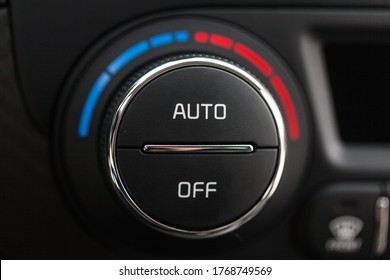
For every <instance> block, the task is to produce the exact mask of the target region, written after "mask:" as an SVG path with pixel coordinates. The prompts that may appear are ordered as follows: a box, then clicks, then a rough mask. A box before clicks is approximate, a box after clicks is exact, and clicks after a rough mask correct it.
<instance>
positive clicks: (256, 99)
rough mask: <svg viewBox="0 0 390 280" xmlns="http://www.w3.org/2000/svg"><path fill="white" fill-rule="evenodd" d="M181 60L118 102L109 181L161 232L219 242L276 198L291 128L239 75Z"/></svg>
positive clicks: (223, 66)
mask: <svg viewBox="0 0 390 280" xmlns="http://www.w3.org/2000/svg"><path fill="white" fill-rule="evenodd" d="M176 59H177V58H173V60H169V59H168V60H166V61H164V62H163V63H162V64H158V65H157V66H155V68H152V69H150V68H149V69H148V71H147V72H145V73H144V74H143V75H142V76H141V77H138V79H137V80H136V81H135V82H134V81H133V82H132V84H131V85H129V86H128V88H127V90H126V91H125V92H124V95H123V94H122V96H121V98H119V100H118V99H116V100H117V101H114V104H113V106H112V107H111V108H112V110H110V112H111V114H113V115H108V116H107V119H108V120H110V121H111V126H110V129H109V134H108V137H107V135H106V134H104V135H103V137H102V139H104V141H106V140H108V143H107V144H108V145H107V146H108V151H107V155H108V166H109V170H110V172H111V174H110V175H111V179H112V181H113V183H114V186H115V187H116V190H117V191H118V192H119V194H120V195H121V196H122V198H123V199H124V201H125V203H126V204H127V206H130V207H131V208H132V209H133V210H135V211H136V212H137V213H138V214H139V215H140V216H141V217H142V218H143V219H144V220H146V221H147V222H148V223H149V224H151V225H153V226H154V227H155V228H158V229H160V230H163V231H164V232H168V233H170V234H173V235H179V236H185V237H191V238H205V237H213V236H218V235H221V234H225V233H227V232H230V231H232V230H234V229H236V228H238V227H240V226H241V225H243V224H244V223H246V222H247V221H249V220H250V219H251V218H253V217H254V216H255V215H256V214H257V213H258V212H259V211H260V210H261V209H262V208H263V206H264V205H265V203H266V202H267V201H268V200H269V198H270V197H271V196H272V194H273V193H274V191H275V189H276V188H277V186H278V184H279V181H280V178H281V176H282V172H283V168H284V163H285V156H286V146H285V145H286V142H285V132H284V125H283V120H282V117H281V114H280V111H279V109H278V107H277V105H276V103H275V101H274V100H273V98H272V96H271V95H270V93H269V92H268V91H267V90H266V89H265V88H264V86H262V85H261V83H259V82H258V81H257V80H256V79H255V78H254V77H253V76H251V75H250V74H248V73H247V72H245V71H244V70H242V69H241V68H239V67H237V66H236V65H233V64H231V63H229V62H226V61H223V60H221V59H217V58H209V57H203V56H191V55H190V56H185V57H181V58H180V59H177V60H176ZM114 100H115V98H114ZM103 132H104V133H106V132H107V131H105V130H104V131H103Z"/></svg>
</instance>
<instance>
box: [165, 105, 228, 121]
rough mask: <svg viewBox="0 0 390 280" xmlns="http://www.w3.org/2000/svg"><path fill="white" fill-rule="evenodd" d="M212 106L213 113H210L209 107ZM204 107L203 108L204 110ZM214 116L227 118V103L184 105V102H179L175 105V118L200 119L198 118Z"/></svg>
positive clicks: (222, 118) (215, 117)
mask: <svg viewBox="0 0 390 280" xmlns="http://www.w3.org/2000/svg"><path fill="white" fill-rule="evenodd" d="M210 107H211V108H212V109H211V111H212V112H213V113H211V114H209V108H210ZM202 109H203V110H202ZM209 115H210V117H211V118H213V117H214V119H216V120H224V119H226V105H225V104H199V103H197V104H192V105H191V104H190V103H188V104H187V106H184V104H182V103H177V104H176V106H175V111H174V112H173V119H174V120H175V119H178V118H179V117H180V118H182V119H183V120H186V119H189V120H198V119H202V118H203V119H205V120H208V119H209Z"/></svg>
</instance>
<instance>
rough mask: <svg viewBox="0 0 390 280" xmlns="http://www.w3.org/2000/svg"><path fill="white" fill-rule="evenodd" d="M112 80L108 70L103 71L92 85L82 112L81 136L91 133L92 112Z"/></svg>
mask: <svg viewBox="0 0 390 280" xmlns="http://www.w3.org/2000/svg"><path fill="white" fill-rule="evenodd" d="M110 80H111V76H110V75H109V74H108V73H107V72H103V73H102V74H101V75H100V76H99V78H98V79H97V80H96V82H95V84H94V85H93V86H92V89H91V91H90V92H89V94H88V97H87V100H86V101H85V103H84V107H83V110H82V113H81V117H80V122H79V129H78V132H79V136H80V137H82V138H84V137H87V136H88V134H89V127H90V124H91V119H92V114H93V111H94V109H95V106H96V104H97V102H98V100H99V97H100V95H101V94H102V92H103V90H104V89H105V87H106V86H107V84H108V83H109V81H110Z"/></svg>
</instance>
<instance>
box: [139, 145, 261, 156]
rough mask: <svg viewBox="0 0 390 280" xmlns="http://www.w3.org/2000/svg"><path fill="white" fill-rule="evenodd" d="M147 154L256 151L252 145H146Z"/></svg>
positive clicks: (144, 149)
mask: <svg viewBox="0 0 390 280" xmlns="http://www.w3.org/2000/svg"><path fill="white" fill-rule="evenodd" d="M143 151H144V152H145V153H156V154H167V153H173V154H175V153H195V154H202V153H209V154H213V153H215V154H217V153H251V152H253V151H254V148H253V146H252V145H145V146H144V147H143Z"/></svg>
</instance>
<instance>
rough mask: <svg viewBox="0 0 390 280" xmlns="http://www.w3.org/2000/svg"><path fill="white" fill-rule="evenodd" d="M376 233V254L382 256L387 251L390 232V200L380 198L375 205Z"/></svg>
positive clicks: (383, 197)
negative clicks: (389, 233)
mask: <svg viewBox="0 0 390 280" xmlns="http://www.w3.org/2000/svg"><path fill="white" fill-rule="evenodd" d="M375 221H376V232H375V240H374V248H373V249H374V254H375V255H376V256H382V255H383V254H384V253H385V252H386V249H387V244H388V240H387V239H388V232H389V198H387V197H385V196H381V197H378V199H377V200H376V203H375Z"/></svg>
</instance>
